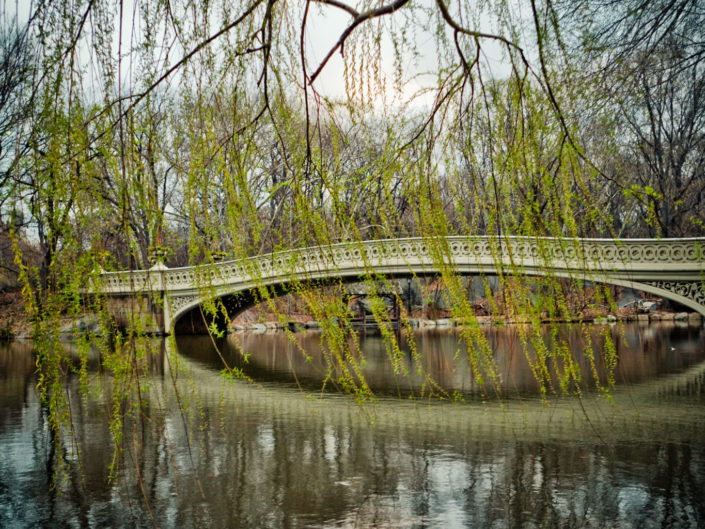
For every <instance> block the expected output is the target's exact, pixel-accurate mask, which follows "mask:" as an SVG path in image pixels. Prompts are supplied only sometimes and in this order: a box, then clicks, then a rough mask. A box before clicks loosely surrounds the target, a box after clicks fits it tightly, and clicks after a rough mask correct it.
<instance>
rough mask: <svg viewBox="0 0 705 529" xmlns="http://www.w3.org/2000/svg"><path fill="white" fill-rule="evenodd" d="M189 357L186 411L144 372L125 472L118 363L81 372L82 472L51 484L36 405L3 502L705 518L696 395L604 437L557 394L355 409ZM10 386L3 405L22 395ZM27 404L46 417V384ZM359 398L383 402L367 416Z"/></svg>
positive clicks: (44, 514) (127, 439)
mask: <svg viewBox="0 0 705 529" xmlns="http://www.w3.org/2000/svg"><path fill="white" fill-rule="evenodd" d="M499 336H500V338H499V340H500V341H501V340H503V339H505V337H503V336H504V335H502V334H501V333H500V334H499ZM449 339H450V338H449ZM449 343H450V342H449ZM671 343H674V342H671ZM443 347H445V346H443ZM443 347H439V350H440V351H442V350H443ZM272 351H273V350H272V349H269V350H268V351H267V354H268V355H271V354H272ZM440 357H441V358H443V355H440ZM184 361H185V363H186V365H187V368H188V369H187V370H186V371H184V372H181V373H179V375H178V378H177V380H178V382H177V387H178V389H179V391H180V393H181V399H182V401H181V404H182V408H186V409H187V412H186V413H185V415H183V416H182V414H181V411H180V408H179V406H178V405H177V402H176V398H175V396H174V387H173V385H172V381H171V377H170V375H169V374H168V373H167V374H166V375H164V371H163V370H159V369H157V371H156V376H153V377H146V378H145V380H144V382H145V383H146V384H148V386H149V389H148V392H147V393H146V394H145V396H146V402H145V406H144V408H143V410H142V411H141V413H139V414H136V415H134V416H128V417H126V420H125V436H124V439H123V452H122V456H121V462H120V465H121V466H120V477H119V479H118V480H117V481H116V482H114V483H112V484H111V483H108V482H107V468H108V465H109V463H110V458H111V452H112V450H111V447H112V437H111V435H110V432H109V430H108V429H107V427H106V416H107V413H108V411H107V410H108V408H107V406H106V404H107V402H109V398H110V382H109V380H110V379H108V378H104V379H102V381H101V384H102V386H103V387H104V392H103V393H102V399H101V398H96V399H88V400H84V399H82V398H81V397H80V395H79V392H78V384H77V382H76V381H74V383H72V384H71V385H70V398H71V401H72V402H74V403H76V408H75V414H74V427H75V430H76V432H75V433H76V436H77V440H78V442H79V444H80V446H81V449H82V451H83V458H82V461H83V466H82V467H81V469H80V470H75V474H74V475H73V476H72V478H73V483H74V485H72V487H71V488H64V489H63V490H62V494H60V495H53V494H52V493H50V492H49V488H48V486H49V483H48V479H47V475H48V474H50V473H51V470H52V469H51V458H50V457H48V455H47V452H46V450H47V447H48V446H49V445H50V444H51V443H48V441H47V437H46V436H47V435H48V434H47V433H46V432H45V430H44V428H43V424H42V421H41V420H31V421H27V422H25V423H22V426H21V428H22V432H23V435H26V436H27V437H28V438H31V439H34V442H33V443H28V444H25V445H24V446H23V452H22V456H23V457H22V459H21V460H20V459H17V460H8V459H7V458H6V457H3V458H2V461H0V469H2V470H0V472H2V473H1V474H0V477H2V479H0V482H2V483H3V484H6V485H11V486H12V487H13V490H11V491H8V490H0V495H1V496H0V499H1V500H2V501H0V504H2V505H6V506H7V505H9V504H11V503H12V500H14V501H15V503H16V504H21V505H23V506H25V509H26V511H27V514H25V516H26V517H25V518H24V520H29V521H31V522H36V525H39V526H40V525H42V524H43V525H48V524H49V521H51V522H52V523H53V524H54V525H63V524H67V525H69V524H73V525H79V526H85V525H90V524H95V525H100V524H102V523H107V524H109V525H111V526H117V527H134V526H141V527H151V521H150V518H149V513H148V511H147V509H146V507H145V501H144V497H143V493H142V491H144V496H145V497H146V498H147V500H148V502H149V507H150V509H151V511H152V514H153V516H154V517H155V519H156V520H157V521H158V522H159V524H160V526H180V527H184V526H199V527H200V526H208V525H211V526H239V527H265V526H267V527H287V526H288V527H300V526H307V525H314V526H315V525H334V526H358V527H367V526H378V527H389V526H392V527H393V526H399V525H410V526H424V525H425V526H453V525H455V526H470V527H473V526H477V527H490V526H492V524H493V523H496V524H497V525H499V526H502V527H520V526H522V527H523V526H526V525H528V524H529V523H533V524H535V525H537V526H545V527H603V526H610V524H611V525H614V522H615V520H624V521H625V522H626V523H627V526H630V525H633V526H635V527H639V526H640V525H643V523H642V522H644V521H645V520H647V519H648V520H649V521H651V522H653V523H655V524H657V526H669V527H678V526H679V525H680V526H683V527H688V526H689V525H690V526H694V525H697V524H698V523H700V521H702V520H703V519H705V507H703V505H702V501H701V499H702V497H705V445H703V444H702V431H703V427H705V413H704V412H703V411H702V408H701V407H696V406H692V410H691V411H689V412H688V413H681V414H680V415H677V416H676V414H672V413H669V410H671V407H670V406H671V405H670V401H664V402H662V403H661V406H660V409H655V408H648V407H644V408H643V409H642V410H641V411H642V412H643V414H642V416H640V417H636V416H634V417H627V418H625V416H624V415H623V414H621V413H616V414H615V415H614V417H612V418H611V419H604V418H603V419H602V422H601V423H600V424H598V428H599V429H600V432H601V433H602V435H603V438H604V441H605V444H603V443H601V442H600V441H599V440H598V439H597V437H596V435H595V434H594V433H593V432H592V431H591V429H590V428H588V427H587V426H585V425H583V426H582V427H580V426H574V425H573V424H572V423H573V421H570V420H568V421H566V420H558V419H560V417H558V415H559V414H563V413H565V410H561V411H555V410H554V411H551V410H548V411H546V412H545V413H544V414H541V415H534V414H532V413H530V412H526V414H520V415H519V420H518V422H515V423H511V422H508V421H507V418H506V416H505V415H504V414H503V413H502V412H500V411H499V410H498V409H497V408H496V407H476V406H461V407H458V406H452V405H436V406H435V407H431V408H428V409H426V408H425V407H424V406H425V405H421V407H418V406H410V405H405V404H403V403H400V402H398V401H386V400H382V401H380V403H379V404H378V405H377V406H375V407H356V406H353V405H349V404H348V403H347V402H345V401H343V402H339V400H338V399H335V398H327V399H324V400H323V401H320V402H318V401H311V400H310V399H306V398H305V397H304V396H303V395H301V394H300V393H297V392H288V391H284V390H282V389H281V388H279V389H277V388H276V387H275V388H270V389H261V388H259V387H257V386H252V385H249V384H241V383H239V382H236V383H230V382H227V381H225V380H224V379H223V378H222V377H220V376H219V375H218V374H217V372H214V371H213V370H209V369H203V368H202V367H201V366H202V364H200V363H199V362H192V361H191V360H189V359H188V358H186V359H184ZM434 361H435V360H434ZM30 364H31V362H30V363H27V362H21V361H19V359H17V358H16V359H13V360H11V361H10V360H8V357H7V356H1V355H0V366H2V367H8V370H7V371H3V376H4V377H7V378H8V379H9V378H12V377H13V376H14V375H12V374H11V373H12V372H14V371H13V370H17V372H18V373H21V374H23V375H22V376H27V377H28V380H30V382H29V383H30V386H31V385H32V382H31V370H30V372H29V373H27V371H26V370H27V369H28V368H30V367H33V365H30ZM438 365H440V364H438ZM10 366H11V367H10ZM439 370H440V371H441V372H443V371H442V368H440V367H439ZM16 389H17V390H18V391H24V390H23V389H21V388H19V387H17V388H16ZM30 394H31V391H30ZM2 396H3V400H2V408H3V409H4V408H5V407H6V403H7V402H17V400H15V401H12V399H13V398H16V397H13V396H12V395H8V394H7V393H6V392H3V393H2ZM7 399H9V400H7ZM677 404H678V405H680V404H682V403H681V402H680V401H679V402H678V403H677ZM608 409H609V408H608ZM17 411H21V412H22V413H24V414H25V415H31V416H34V417H36V418H39V417H41V413H40V411H39V404H38V402H37V401H36V398H29V399H25V400H24V401H23V402H22V404H21V410H17ZM366 413H370V414H372V416H373V417H374V414H376V420H375V421H373V422H372V424H371V423H370V422H369V421H368V420H366V419H365V418H364V417H362V415H364V414H366ZM551 414H555V415H556V417H554V418H551ZM184 417H185V420H186V422H187V423H188V424H189V425H190V426H192V427H191V428H189V430H188V431H189V432H190V433H189V435H190V437H189V440H188V441H187V437H186V434H185V431H186V430H185V428H184V423H183V420H184ZM429 417H431V418H433V421H429V420H428V419H429ZM598 418H599V417H597V416H595V417H594V419H598ZM581 420H582V418H581V417H580V416H578V418H577V419H575V420H574V421H577V422H580V421H581ZM0 428H2V425H0ZM0 434H1V435H0V439H1V438H4V435H5V432H0ZM67 446H68V448H69V451H70V445H67ZM189 447H190V448H189ZM3 453H6V452H5V451H4V450H3ZM69 457H70V454H69ZM26 466H28V467H30V469H29V470H27V469H26V468H25V467H26ZM20 474H21V477H22V480H20V479H19V478H16V479H14V480H7V479H5V476H8V475H14V476H20ZM18 502H19V503H18ZM0 512H2V511H0ZM5 512H7V511H5ZM29 516H33V517H34V518H31V519H30V518H28V517H29ZM28 525H29V524H28Z"/></svg>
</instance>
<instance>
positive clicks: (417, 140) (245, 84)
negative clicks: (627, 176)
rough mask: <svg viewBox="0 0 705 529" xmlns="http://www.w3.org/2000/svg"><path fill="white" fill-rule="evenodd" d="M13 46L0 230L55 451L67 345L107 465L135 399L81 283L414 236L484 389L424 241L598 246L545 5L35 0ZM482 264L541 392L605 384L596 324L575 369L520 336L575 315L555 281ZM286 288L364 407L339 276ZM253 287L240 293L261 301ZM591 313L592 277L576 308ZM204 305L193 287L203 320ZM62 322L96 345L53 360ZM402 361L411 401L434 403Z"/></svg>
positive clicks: (570, 82)
mask: <svg viewBox="0 0 705 529" xmlns="http://www.w3.org/2000/svg"><path fill="white" fill-rule="evenodd" d="M331 20H335V21H336V24H338V25H337V26H335V24H332V23H331V22H330V21H331ZM331 27H335V28H336V29H331ZM27 35H28V38H29V39H30V40H31V42H32V45H31V46H28V47H27V49H26V53H27V54H28V56H29V58H30V59H31V61H30V62H31V64H32V65H33V67H32V68H30V69H27V70H26V71H25V74H24V78H23V79H21V80H20V84H21V85H22V86H24V87H25V88H24V90H23V91H22V92H21V97H22V98H23V103H24V105H23V108H29V109H30V110H29V112H28V113H27V115H26V117H24V118H23V119H21V120H17V122H16V124H15V125H14V127H15V135H16V138H17V139H16V141H15V144H14V147H13V150H12V154H11V155H10V156H9V157H8V156H6V155H5V153H4V154H3V156H4V158H3V160H2V163H3V167H2V169H3V178H4V182H5V183H4V185H3V191H2V193H3V195H2V207H3V214H9V212H10V211H13V212H18V211H21V212H24V213H25V218H27V219H30V220H29V226H28V227H26V228H19V227H18V228H16V229H14V231H13V233H12V237H13V238H14V240H15V242H16V243H15V245H14V248H15V261H16V263H17V266H18V267H19V269H20V270H21V280H22V285H23V288H24V294H25V305H26V310H27V311H28V313H29V314H30V316H31V318H32V321H33V322H34V325H35V331H34V333H35V334H34V335H35V338H36V340H37V351H38V361H37V365H38V373H39V388H40V391H41V394H42V399H43V401H44V402H45V404H46V406H47V409H48V410H49V414H48V417H49V421H48V422H49V425H50V428H51V431H52V434H53V436H54V438H55V439H56V440H57V442H61V439H64V438H65V433H66V431H67V429H70V427H71V426H70V425H71V411H72V410H71V406H70V403H69V401H68V400H67V393H66V392H65V391H64V384H65V383H66V381H67V379H68V377H69V376H71V375H70V373H72V372H77V373H78V374H79V377H80V379H81V381H82V387H84V388H85V391H86V395H90V391H91V389H90V384H89V383H88V381H87V374H86V365H87V352H88V349H89V348H90V347H91V345H93V346H97V347H99V348H100V349H101V351H102V353H103V359H104V360H103V363H102V369H105V370H106V371H107V372H109V373H110V374H111V375H112V377H113V383H112V389H111V391H112V397H111V402H112V408H111V410H112V411H111V419H110V421H109V424H110V428H111V431H112V433H113V436H114V439H115V446H116V452H115V453H116V456H115V459H114V461H113V465H114V468H115V469H116V470H117V465H118V461H119V457H118V455H119V451H120V447H121V446H122V443H123V437H122V436H123V423H124V421H125V420H126V417H131V416H133V415H134V414H138V413H139V410H140V409H142V406H143V402H142V400H143V392H144V391H146V390H147V389H146V387H147V383H146V381H145V379H144V377H143V376H141V375H142V374H143V372H144V370H145V369H146V362H147V360H146V359H147V357H148V355H147V351H148V349H149V346H148V345H147V342H146V341H145V340H144V332H143V331H144V327H143V322H140V321H139V320H137V319H135V320H133V321H132V322H131V325H128V328H127V329H124V330H123V331H124V332H123V333H122V334H119V333H118V334H116V333H115V332H114V329H113V328H112V327H111V322H110V318H109V317H108V315H107V314H104V313H103V312H101V310H102V309H101V299H100V296H94V297H90V298H87V297H86V296H85V285H87V284H92V283H91V282H92V281H93V282H95V281H97V280H98V278H99V274H100V272H101V271H102V270H125V269H130V270H131V269H144V268H147V267H149V266H150V265H151V264H152V263H151V262H150V255H154V254H155V253H156V254H160V253H161V254H166V253H167V252H171V253H170V256H169V260H168V262H169V264H170V265H188V264H191V265H195V264H202V263H213V262H214V261H217V260H218V259H220V258H222V257H223V256H225V257H226V258H231V259H239V258H244V257H250V256H254V255H260V254H262V253H266V252H275V253H276V252H281V251H284V250H288V249H297V248H302V247H309V246H325V245H329V244H333V243H338V242H340V241H346V243H347V244H349V245H350V246H351V247H353V248H354V247H355V246H356V245H359V244H360V243H361V241H363V240H365V239H374V238H389V239H394V238H398V237H421V238H423V239H424V241H425V243H426V244H427V245H428V248H429V252H430V254H431V255H432V256H433V260H434V263H435V268H436V269H437V270H438V271H439V276H440V279H441V280H442V282H443V284H444V285H445V286H446V287H447V290H448V296H449V297H450V299H451V301H452V315H453V317H455V318H456V319H457V320H459V321H462V322H463V323H464V326H463V327H462V330H461V337H462V339H463V341H464V342H465V344H466V346H467V351H468V353H467V354H468V365H469V366H470V369H471V370H472V371H473V375H474V376H475V377H476V379H477V380H478V381H479V382H480V383H481V384H482V386H483V387H484V388H485V390H484V393H485V394H487V395H497V396H498V397H500V398H501V397H502V392H501V390H500V382H501V381H500V379H499V378H500V375H499V374H498V370H497V366H496V365H495V364H494V360H493V352H492V348H491V346H490V344H489V343H488V341H487V338H486V337H485V335H484V334H483V332H482V331H481V329H480V326H479V322H478V319H477V318H476V317H475V311H474V309H473V307H472V306H471V304H470V302H469V301H468V298H467V295H466V294H467V293H466V286H465V284H464V283H463V280H462V278H461V277H460V276H459V275H458V273H457V271H456V269H455V268H454V266H453V265H452V262H451V260H450V249H449V247H448V243H447V239H445V238H443V236H447V235H467V236H471V235H493V236H499V237H500V238H502V237H505V236H509V235H520V236H525V237H529V238H532V239H534V240H535V241H537V244H539V246H540V245H541V244H542V242H541V241H544V240H545V239H542V237H556V238H558V239H560V240H561V241H563V244H565V245H566V246H570V245H576V244H577V243H576V242H575V239H574V238H575V237H584V236H595V235H608V236H609V235H612V234H613V231H612V219H611V218H609V216H607V215H606V214H605V211H606V210H605V208H604V204H605V200H606V199H607V197H605V196H603V195H602V192H603V190H604V186H603V185H602V184H601V182H602V180H601V179H603V178H605V177H606V175H605V174H604V173H603V172H602V171H601V170H600V169H599V168H598V167H597V166H596V165H595V164H594V163H593V162H592V161H591V160H590V159H589V158H588V157H587V156H586V154H585V152H584V150H583V149H582V147H581V145H580V143H579V141H578V140H579V138H580V137H581V135H580V134H579V127H580V119H579V118H580V116H579V115H576V112H575V109H576V108H580V104H581V103H582V102H583V101H584V100H583V99H582V98H583V97H584V94H585V90H586V88H585V86H584V85H583V84H580V83H577V82H575V81H574V79H578V77H575V78H574V77H572V75H571V71H572V70H571V68H572V66H571V64H572V63H571V57H569V55H568V53H567V52H566V49H565V47H564V46H563V42H562V35H561V27H560V20H559V14H558V13H557V12H556V11H555V10H554V9H553V7H552V5H551V2H546V3H542V2H536V1H532V2H531V3H530V4H528V5H524V4H523V5H521V6H517V5H515V4H514V3H513V2H510V1H507V2H504V1H503V2H494V1H493V2H484V1H478V2H458V3H450V4H448V3H447V2H445V1H443V0H437V1H436V2H433V1H429V2H425V3H416V2H410V1H409V0H396V1H391V0H390V1H389V2H377V1H369V2H367V1H366V2H359V3H356V4H355V5H353V4H352V3H344V2H338V1H333V0H327V1H324V0H318V1H316V0H310V1H306V2H286V1H279V2H277V1H274V0H252V1H250V2H246V3H240V2H228V1H225V0H224V1H222V2H213V1H201V0H195V1H183V2H181V1H176V2H173V1H172V2H170V1H163V0H154V1H148V0H145V1H140V2H136V3H132V4H129V5H128V4H126V3H124V2H116V1H113V0H104V1H103V0H98V1H95V0H92V1H85V2H82V1H75V2H68V1H61V2H39V3H37V4H36V5H33V6H32V8H31V12H30V13H29V20H28V22H27ZM566 109H568V110H566ZM22 237H29V238H35V239H36V243H37V245H38V246H39V247H40V249H41V252H40V257H39V259H31V258H30V256H29V255H26V254H25V253H23V251H22V248H23V246H22V245H21V244H19V240H20V239H21V238H22ZM499 240H505V241H509V240H510V239H499ZM505 244H509V243H507V242H505ZM579 250H580V249H579V248H578V251H579ZM498 260H499V257H498ZM497 273H498V275H499V281H500V284H501V286H502V292H503V295H502V296H500V297H497V296H490V309H489V310H490V312H491V313H492V314H494V315H495V316H497V317H498V318H504V317H507V316H511V317H512V318H514V319H520V320H521V321H523V322H525V323H526V325H523V326H521V327H520V332H519V337H520V340H521V342H522V344H523V346H524V350H525V354H526V356H527V359H528V361H529V363H530V365H531V368H532V372H533V373H534V376H535V377H536V379H537V381H538V382H539V384H540V387H541V389H542V392H543V393H544V394H545V395H548V394H551V393H558V394H562V393H567V394H577V395H578V396H579V395H580V394H581V392H583V391H584V390H585V389H586V385H587V382H586V380H587V379H589V378H590V377H589V375H590V374H595V375H596V376H595V377H594V384H595V385H596V386H597V388H598V389H600V390H602V391H603V392H604V393H605V394H608V393H609V388H610V386H611V385H612V384H613V383H614V378H613V374H612V373H613V371H612V370H613V368H614V365H615V356H614V355H615V353H614V343H613V342H612V339H611V335H610V334H609V333H606V334H605V339H604V346H603V347H601V352H593V349H592V346H591V345H588V347H587V348H586V351H585V354H586V355H587V356H588V357H589V361H590V366H591V367H590V369H591V372H592V373H583V372H582V371H581V369H580V367H579V362H578V360H577V359H576V358H575V357H574V355H573V353H571V352H570V348H569V346H568V344H567V343H564V341H562V339H561V338H560V336H559V333H558V332H557V330H556V328H552V330H551V331H550V335H551V339H550V341H552V346H551V347H549V346H547V341H546V338H545V336H544V334H543V331H542V327H541V322H542V321H544V320H545V319H546V318H548V319H550V320H554V321H557V320H568V321H576V320H577V321H579V320H580V319H581V318H582V317H583V316H584V313H583V312H584V311H586V310H589V309H590V308H591V307H590V306H588V307H587V308H586V307H585V306H583V307H581V308H580V309H579V310H578V309H576V308H575V306H574V305H573V304H571V303H570V302H569V297H570V296H571V295H574V292H575V291H576V290H577V291H579V290H580V289H581V288H582V287H583V286H584V285H582V283H581V282H580V280H579V278H571V277H568V278H559V277H557V276H552V275H550V274H549V275H548V276H546V277H542V278H532V279H531V280H528V279H526V278H525V277H523V276H522V274H521V271H520V270H514V269H511V267H506V266H499V264H498V271H497ZM204 277H205V276H204ZM255 279H257V278H256V275H255ZM363 279H364V280H365V281H366V282H367V283H368V285H369V291H370V297H371V299H372V302H371V307H372V313H373V317H374V319H375V320H376V322H377V324H378V326H379V328H380V329H381V331H382V334H383V336H384V338H385V343H386V348H387V352H388V355H389V361H390V362H391V364H392V365H393V367H394V370H395V372H404V371H405V370H406V369H408V368H407V367H405V365H404V363H403V362H402V361H401V345H400V340H401V338H400V335H399V334H398V333H395V332H393V331H392V325H391V321H390V318H389V315H388V314H387V311H386V308H385V306H384V303H383V299H382V294H383V291H384V290H385V288H386V287H385V282H386V286H387V287H389V283H388V281H389V280H388V279H387V278H384V277H379V276H378V275H377V274H376V273H375V271H374V269H370V270H369V271H368V273H367V274H366V276H365V277H364V278H363ZM485 284H486V285H487V282H486V283H485ZM202 288H203V289H204V291H206V292H207V290H208V288H209V284H208V281H207V279H204V284H203V285H202ZM487 288H488V292H489V291H490V290H489V286H488V287H487ZM288 289H289V290H288V291H289V292H290V293H295V294H298V295H299V296H300V298H301V299H302V300H303V301H304V302H305V304H306V305H307V307H308V310H309V312H310V313H311V314H312V315H313V316H314V317H315V318H316V319H318V320H319V321H320V322H322V324H323V330H322V333H323V341H324V343H325V345H326V355H327V356H326V358H327V361H328V379H327V381H326V383H327V384H328V383H331V384H335V385H336V386H337V387H339V388H343V389H344V390H345V391H346V392H349V393H350V394H352V395H354V396H355V397H356V398H357V399H358V400H360V401H368V400H370V399H374V393H373V391H372V390H371V389H370V388H369V386H368V385H367V382H366V381H365V378H364V376H363V374H362V366H363V365H364V361H365V359H364V355H363V353H362V351H361V350H360V349H359V347H358V345H357V341H356V340H355V337H356V331H355V329H354V327H353V326H352V323H351V317H352V313H351V311H350V310H349V308H348V307H347V305H346V304H345V303H344V302H343V299H342V297H341V292H342V283H339V284H328V285H326V288H323V289H315V288H312V284H311V283H310V282H306V281H301V280H297V279H296V278H292V280H291V282H290V284H289V286H288ZM392 290H394V289H393V288H392ZM275 294H277V292H274V291H272V290H271V289H268V288H266V287H265V286H264V285H263V284H262V285H261V286H260V288H258V289H257V291H256V296H258V299H259V300H260V301H262V302H264V303H269V304H270V306H271V307H272V309H273V310H275V311H276V310H277V305H276V303H275V302H274V295H275ZM397 295H398V294H397ZM399 301H401V300H399ZM610 302H611V299H610V293H609V290H608V289H600V288H598V293H597V295H596V296H595V297H593V298H592V299H591V301H589V302H588V305H590V304H593V305H594V306H593V307H592V308H596V307H597V305H599V304H602V303H610ZM400 306H401V307H402V309H401V321H402V328H403V334H404V336H405V338H404V339H405V340H406V341H408V342H410V345H408V347H410V349H411V351H412V354H413V356H414V358H415V359H417V360H418V359H420V358H421V357H422V355H423V351H420V350H419V349H418V348H417V347H416V345H415V344H414V343H413V335H412V333H410V332H409V330H410V319H411V314H409V313H408V311H407V310H405V308H404V303H403V302H402V303H400ZM223 310H224V308H223V306H222V303H220V301H219V300H218V299H217V298H215V299H213V300H212V301H211V302H208V303H206V304H205V305H204V308H203V311H204V317H205V318H206V319H207V320H208V321H211V320H214V319H215V318H216V317H217V316H218V314H219V313H220V312H222V311H223ZM86 311H91V312H94V313H98V314H103V315H102V316H101V318H100V321H101V325H102V327H103V333H102V334H101V335H102V336H103V338H101V337H96V336H86V337H84V338H83V339H82V341H81V346H80V347H79V352H80V353H79V360H78V363H76V361H75V360H74V359H72V358H71V356H70V355H69V354H68V352H66V350H65V349H64V348H63V347H62V345H61V344H60V342H59V339H58V327H59V319H60V317H63V316H70V317H76V318H77V317H80V315H81V314H83V313H85V312H86ZM224 316H225V317H226V318H227V317H230V316H231V314H227V313H225V314H224ZM280 316H281V317H282V318H284V317H285V316H284V315H283V314H280ZM213 330H214V332H217V328H215V327H213ZM586 336H587V331H586ZM108 337H110V338H108ZM291 339H292V340H293V341H296V336H293V335H292V337H291ZM302 354H305V351H302ZM600 356H602V358H600ZM172 360H173V361H174V362H176V361H177V360H176V359H172ZM598 364H604V365H607V366H608V369H607V371H606V372H607V375H605V376H599V375H597V372H598V369H597V365H598ZM416 365H423V362H421V361H418V362H416ZM225 369H226V371H227V372H228V374H230V375H242V376H244V374H243V373H242V372H239V371H238V370H236V369H234V368H232V367H231V366H225ZM419 369H421V370H422V375H424V376H425V377H427V384H426V385H425V386H424V387H425V388H426V389H425V390H424V394H423V396H428V395H431V396H440V397H444V398H447V397H450V396H449V395H447V394H445V392H444V390H443V389H442V388H440V387H439V385H438V384H437V382H436V381H435V380H433V379H432V377H431V376H430V375H428V374H425V373H423V369H422V368H419Z"/></svg>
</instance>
